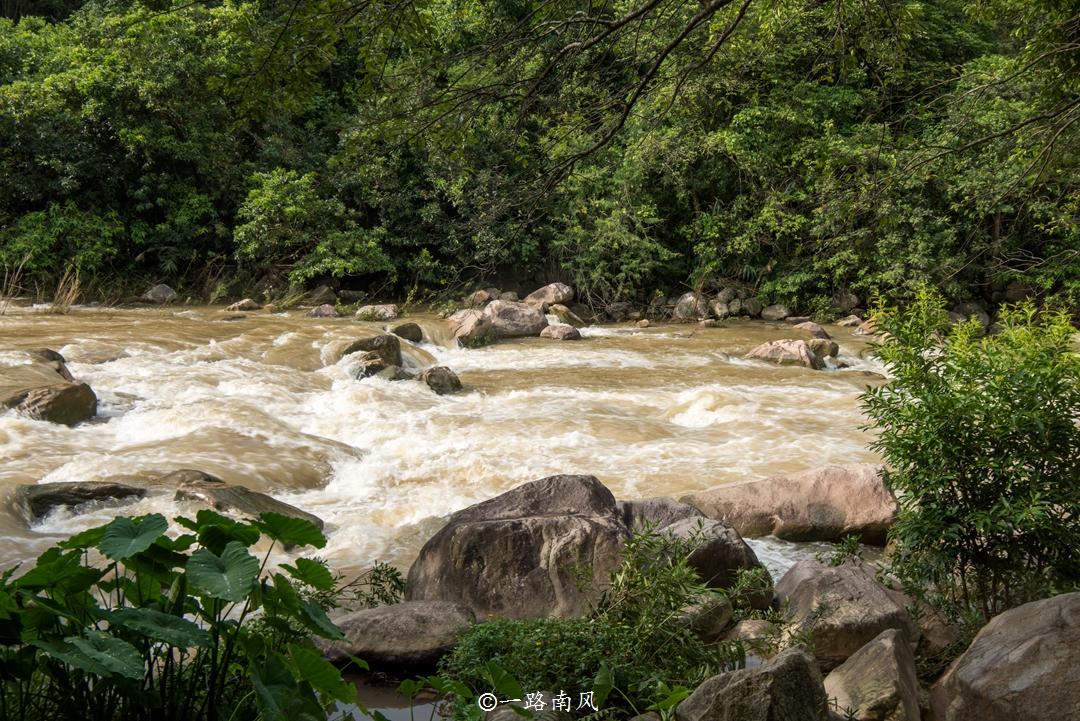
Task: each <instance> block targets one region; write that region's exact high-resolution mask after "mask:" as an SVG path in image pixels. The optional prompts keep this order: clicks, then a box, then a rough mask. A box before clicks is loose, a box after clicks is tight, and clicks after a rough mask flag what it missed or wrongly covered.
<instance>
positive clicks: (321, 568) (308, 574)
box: [281, 558, 334, 591]
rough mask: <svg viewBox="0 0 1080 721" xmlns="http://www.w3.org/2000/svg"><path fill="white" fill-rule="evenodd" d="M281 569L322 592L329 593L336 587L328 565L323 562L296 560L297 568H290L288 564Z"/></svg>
mask: <svg viewBox="0 0 1080 721" xmlns="http://www.w3.org/2000/svg"><path fill="white" fill-rule="evenodd" d="M281 567H282V568H284V569H285V570H286V571H288V572H289V575H290V576H292V577H293V578H295V579H296V580H297V581H300V582H301V583H306V584H307V585H309V586H311V587H312V588H316V589H318V590H320V591H329V590H330V589H332V588H333V587H334V576H333V574H332V573H330V569H329V568H327V566H326V563H325V562H323V561H315V560H313V559H310V558H298V559H296V566H290V565H289V564H287V563H283V564H281Z"/></svg>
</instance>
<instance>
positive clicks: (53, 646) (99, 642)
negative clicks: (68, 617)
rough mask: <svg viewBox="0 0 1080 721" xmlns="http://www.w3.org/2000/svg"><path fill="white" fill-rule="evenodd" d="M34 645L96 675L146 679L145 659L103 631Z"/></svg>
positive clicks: (126, 643)
mask: <svg viewBox="0 0 1080 721" xmlns="http://www.w3.org/2000/svg"><path fill="white" fill-rule="evenodd" d="M32 644H33V645H34V646H37V647H38V648H40V649H42V650H43V651H45V652H46V653H47V654H49V655H50V656H52V657H53V658H56V659H58V660H60V661H64V662H65V663H68V664H70V665H72V666H74V667H75V668H78V669H81V670H83V671H86V672H87V673H92V674H94V675H95V676H101V677H110V676H120V677H123V678H128V679H132V680H138V679H141V678H142V677H143V671H144V669H143V659H142V656H141V655H140V654H139V652H138V650H136V649H135V647H134V646H132V645H131V644H130V643H128V642H127V641H124V640H123V639H120V638H116V637H115V636H110V635H108V634H106V633H101V632H100V631H94V630H88V631H87V632H86V636H85V637H81V636H68V637H67V638H65V639H64V640H63V641H40V640H39V641H33V642H32Z"/></svg>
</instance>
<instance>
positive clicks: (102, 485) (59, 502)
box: [12, 481, 146, 523]
mask: <svg viewBox="0 0 1080 721" xmlns="http://www.w3.org/2000/svg"><path fill="white" fill-rule="evenodd" d="M145 495H146V489H145V488H136V487H134V486H127V485H124V484H123V483H108V482H102V481H79V482H76V483H38V484H36V485H22V486H16V487H15V493H14V494H13V498H12V502H13V505H14V507H15V510H16V511H17V512H18V513H19V515H21V516H22V517H23V519H25V520H26V522H27V523H34V522H36V521H39V520H41V519H42V518H44V517H45V516H46V515H48V514H49V512H50V511H52V510H54V509H56V508H60V507H61V506H63V507H67V508H74V507H77V506H81V505H84V504H87V503H94V504H99V505H100V504H105V503H116V502H123V501H134V500H137V499H139V498H142V497H143V496H145Z"/></svg>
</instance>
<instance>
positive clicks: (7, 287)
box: [0, 255, 30, 315]
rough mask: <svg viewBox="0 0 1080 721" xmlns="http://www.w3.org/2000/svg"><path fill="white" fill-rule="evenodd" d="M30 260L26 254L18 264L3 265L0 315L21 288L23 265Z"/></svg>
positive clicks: (0, 287) (0, 285)
mask: <svg viewBox="0 0 1080 721" xmlns="http://www.w3.org/2000/svg"><path fill="white" fill-rule="evenodd" d="M28 260H30V256H29V255H27V256H26V257H24V258H23V259H22V260H21V261H19V264H18V265H16V266H13V267H9V266H4V278H3V281H2V283H0V315H4V314H6V313H7V311H8V308H10V307H11V299H12V298H14V297H15V296H17V295H18V294H19V291H20V290H22V285H21V281H22V273H23V266H25V265H26V262H27V261H28Z"/></svg>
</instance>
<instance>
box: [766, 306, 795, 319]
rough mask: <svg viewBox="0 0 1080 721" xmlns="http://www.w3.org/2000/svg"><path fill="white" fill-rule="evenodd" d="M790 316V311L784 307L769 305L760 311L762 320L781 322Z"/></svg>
mask: <svg viewBox="0 0 1080 721" xmlns="http://www.w3.org/2000/svg"><path fill="white" fill-rule="evenodd" d="M789 315H791V310H790V309H789V308H788V307H787V306H786V305H780V304H777V305H769V306H766V307H765V308H763V309H762V310H761V318H762V319H763V320H783V319H784V318H787V317H788V316H789Z"/></svg>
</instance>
